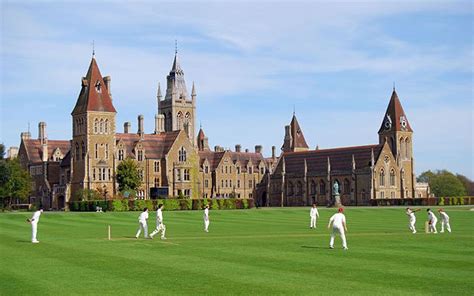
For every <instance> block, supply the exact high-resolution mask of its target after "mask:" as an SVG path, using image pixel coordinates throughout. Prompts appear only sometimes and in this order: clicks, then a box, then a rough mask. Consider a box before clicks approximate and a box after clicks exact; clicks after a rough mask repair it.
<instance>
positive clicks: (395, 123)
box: [378, 88, 415, 198]
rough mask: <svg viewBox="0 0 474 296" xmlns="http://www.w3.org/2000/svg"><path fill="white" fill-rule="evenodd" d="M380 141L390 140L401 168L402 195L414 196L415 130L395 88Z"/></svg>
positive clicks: (381, 128) (383, 122) (381, 142)
mask: <svg viewBox="0 0 474 296" xmlns="http://www.w3.org/2000/svg"><path fill="white" fill-rule="evenodd" d="M378 134H379V143H380V144H384V143H385V141H387V142H388V144H389V146H390V149H391V150H392V153H393V156H394V157H395V159H396V160H397V163H398V166H399V170H400V172H399V173H400V180H401V188H402V190H401V191H402V197H403V198H408V197H414V184H415V174H414V169H413V166H414V165H413V130H412V129H411V126H410V123H409V122H408V118H407V116H406V114H405V111H403V107H402V104H401V103H400V99H399V98H398V95H397V92H396V91H395V88H394V89H393V92H392V97H391V98H390V102H389V104H388V107H387V110H386V111H385V115H384V117H383V120H382V125H381V126H380V129H379V132H378Z"/></svg>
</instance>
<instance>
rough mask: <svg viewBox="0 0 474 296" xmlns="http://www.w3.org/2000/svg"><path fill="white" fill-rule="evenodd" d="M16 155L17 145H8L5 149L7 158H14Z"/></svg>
mask: <svg viewBox="0 0 474 296" xmlns="http://www.w3.org/2000/svg"><path fill="white" fill-rule="evenodd" d="M17 157H18V147H10V148H8V150H7V159H15V158H17Z"/></svg>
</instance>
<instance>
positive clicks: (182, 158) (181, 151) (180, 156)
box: [178, 147, 186, 162]
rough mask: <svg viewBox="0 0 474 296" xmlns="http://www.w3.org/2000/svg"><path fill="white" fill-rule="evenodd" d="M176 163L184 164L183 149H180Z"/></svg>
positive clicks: (184, 153) (184, 154)
mask: <svg viewBox="0 0 474 296" xmlns="http://www.w3.org/2000/svg"><path fill="white" fill-rule="evenodd" d="M178 161H179V162H185V161H186V150H185V149H184V147H181V149H179V151H178Z"/></svg>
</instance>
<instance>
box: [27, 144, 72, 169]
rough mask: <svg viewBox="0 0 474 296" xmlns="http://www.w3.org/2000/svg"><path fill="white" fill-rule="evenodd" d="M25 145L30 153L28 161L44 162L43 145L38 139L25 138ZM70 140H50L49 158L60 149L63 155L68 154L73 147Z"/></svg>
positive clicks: (28, 153)
mask: <svg viewBox="0 0 474 296" xmlns="http://www.w3.org/2000/svg"><path fill="white" fill-rule="evenodd" d="M23 143H24V145H25V149H26V153H27V155H28V161H29V162H30V163H38V162H42V159H43V147H42V146H41V142H40V140H38V139H28V140H23ZM70 145H71V144H70V142H69V141H66V140H48V159H51V156H52V155H53V152H54V151H55V150H56V149H59V150H60V151H61V153H62V154H63V155H67V153H69V150H70V149H71V146H70Z"/></svg>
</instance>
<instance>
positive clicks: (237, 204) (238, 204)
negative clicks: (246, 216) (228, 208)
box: [235, 199, 244, 209]
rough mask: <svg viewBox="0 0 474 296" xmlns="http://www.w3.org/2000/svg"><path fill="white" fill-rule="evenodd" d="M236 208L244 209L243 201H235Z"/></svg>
mask: <svg viewBox="0 0 474 296" xmlns="http://www.w3.org/2000/svg"><path fill="white" fill-rule="evenodd" d="M235 208H236V209H243V208H244V205H243V200H242V199H236V200H235Z"/></svg>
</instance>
